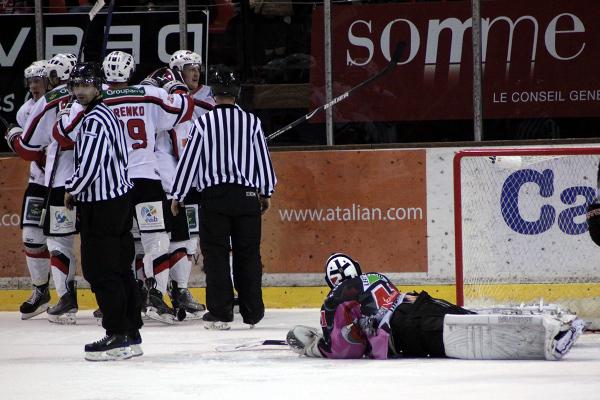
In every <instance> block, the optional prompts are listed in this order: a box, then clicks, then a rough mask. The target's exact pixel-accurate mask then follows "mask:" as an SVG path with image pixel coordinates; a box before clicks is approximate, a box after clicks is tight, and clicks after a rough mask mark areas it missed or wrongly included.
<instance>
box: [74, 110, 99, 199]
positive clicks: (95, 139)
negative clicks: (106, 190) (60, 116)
mask: <svg viewBox="0 0 600 400" xmlns="http://www.w3.org/2000/svg"><path fill="white" fill-rule="evenodd" d="M104 129H105V128H104V126H103V124H102V123H101V121H99V120H96V119H89V120H87V121H86V122H85V123H84V124H83V125H82V127H81V132H80V141H81V143H79V145H78V150H79V151H78V152H76V160H75V166H76V168H75V172H74V173H73V176H71V178H69V179H68V180H67V181H66V182H65V189H66V191H67V192H69V193H71V194H72V195H74V196H76V195H78V194H79V193H81V192H83V191H85V190H86V189H87V188H88V187H89V186H90V185H91V184H92V182H94V180H96V178H97V177H98V175H99V174H100V167H101V164H102V162H103V160H105V159H107V158H108V157H109V145H108V141H107V135H106V133H105V132H104Z"/></svg>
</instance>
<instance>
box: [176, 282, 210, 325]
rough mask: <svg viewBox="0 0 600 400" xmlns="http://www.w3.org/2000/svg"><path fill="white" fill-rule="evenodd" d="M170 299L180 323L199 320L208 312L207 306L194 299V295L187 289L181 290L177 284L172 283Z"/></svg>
mask: <svg viewBox="0 0 600 400" xmlns="http://www.w3.org/2000/svg"><path fill="white" fill-rule="evenodd" d="M168 292H169V297H170V298H171V303H172V304H173V308H174V309H175V310H177V319H178V320H179V321H183V320H184V319H187V320H198V319H201V318H202V314H203V313H204V311H206V306H205V305H204V304H201V303H199V302H197V301H196V299H194V297H193V296H192V293H190V291H189V289H187V288H179V287H178V286H177V282H175V281H172V282H171V284H170V287H169V289H168Z"/></svg>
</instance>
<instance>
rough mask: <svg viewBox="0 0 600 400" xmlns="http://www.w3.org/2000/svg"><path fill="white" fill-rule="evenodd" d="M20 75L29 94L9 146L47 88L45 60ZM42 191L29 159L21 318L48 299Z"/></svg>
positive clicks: (39, 171)
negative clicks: (26, 287) (26, 286)
mask: <svg viewBox="0 0 600 400" xmlns="http://www.w3.org/2000/svg"><path fill="white" fill-rule="evenodd" d="M24 76H25V87H26V88H28V89H29V93H30V94H31V97H30V98H29V99H28V100H27V101H26V102H25V103H24V104H23V105H22V106H21V108H19V110H18V111H17V124H16V125H13V126H11V127H10V128H9V129H8V131H7V135H6V138H7V142H8V145H9V146H12V143H11V142H12V141H11V138H13V137H15V136H16V135H21V133H22V132H23V127H24V126H25V123H26V122H27V118H28V117H29V114H30V113H31V110H32V109H33V106H34V104H35V102H36V101H38V100H39V99H40V98H41V97H42V96H43V95H44V94H45V93H46V91H47V89H48V77H47V73H46V60H40V61H35V62H34V63H33V64H31V65H30V66H28V67H27V68H25V74H24ZM46 192H47V191H46V187H45V186H44V167H43V165H41V164H40V162H39V161H32V162H31V163H30V165H29V183H28V184H27V189H26V190H25V194H24V195H23V206H22V208H21V229H22V230H23V244H24V246H25V260H26V263H27V269H28V270H29V275H30V276H31V284H32V286H33V291H32V293H31V296H30V297H29V299H27V300H26V301H25V302H24V303H23V304H21V307H20V311H21V319H29V318H31V317H34V316H36V315H38V314H41V313H43V312H44V311H46V310H47V309H48V307H49V303H50V289H49V287H48V280H49V279H50V253H49V252H48V247H47V244H46V236H45V235H44V231H43V230H42V228H40V219H41V216H42V208H43V207H44V199H45V198H46Z"/></svg>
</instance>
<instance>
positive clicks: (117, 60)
mask: <svg viewBox="0 0 600 400" xmlns="http://www.w3.org/2000/svg"><path fill="white" fill-rule="evenodd" d="M102 70H103V71H104V77H105V78H106V81H107V82H129V80H130V79H131V77H132V76H133V73H134V72H135V61H134V60H133V57H132V56H131V54H127V53H125V52H124V51H113V52H111V53H110V54H109V55H107V56H106V57H105V58H104V61H103V62H102Z"/></svg>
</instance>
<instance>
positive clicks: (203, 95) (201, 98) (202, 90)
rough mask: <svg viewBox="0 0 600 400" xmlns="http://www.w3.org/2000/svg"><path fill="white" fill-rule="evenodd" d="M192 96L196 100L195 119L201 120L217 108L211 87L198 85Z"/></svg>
mask: <svg viewBox="0 0 600 400" xmlns="http://www.w3.org/2000/svg"><path fill="white" fill-rule="evenodd" d="M190 95H191V96H192V98H193V99H194V106H195V107H194V119H198V118H200V117H201V116H202V115H204V114H206V113H207V112H209V111H210V110H212V109H213V108H215V101H214V99H213V96H212V90H211V88H210V86H204V85H198V87H197V88H196V90H194V91H193V92H192V93H190Z"/></svg>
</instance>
